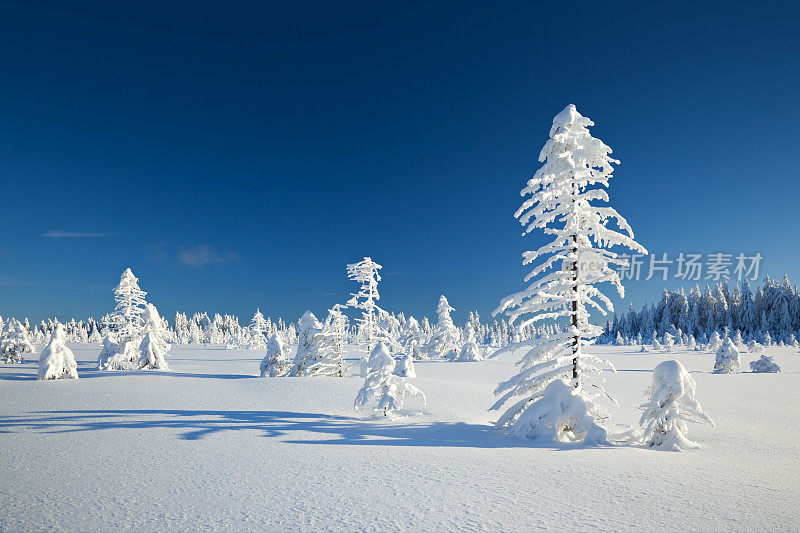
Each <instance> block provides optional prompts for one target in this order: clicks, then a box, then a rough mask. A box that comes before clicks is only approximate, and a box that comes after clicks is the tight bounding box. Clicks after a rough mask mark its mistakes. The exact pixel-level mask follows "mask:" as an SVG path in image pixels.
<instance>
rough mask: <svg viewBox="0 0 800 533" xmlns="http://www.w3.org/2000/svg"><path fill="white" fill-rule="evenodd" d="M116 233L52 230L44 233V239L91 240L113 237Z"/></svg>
mask: <svg viewBox="0 0 800 533" xmlns="http://www.w3.org/2000/svg"><path fill="white" fill-rule="evenodd" d="M114 235H116V234H115V233H104V232H101V231H64V230H57V229H52V230H50V231H48V232H47V233H42V237H47V238H48V239H91V238H95V237H113V236H114Z"/></svg>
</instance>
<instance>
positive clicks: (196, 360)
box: [0, 343, 800, 531]
mask: <svg viewBox="0 0 800 533" xmlns="http://www.w3.org/2000/svg"><path fill="white" fill-rule="evenodd" d="M69 346H70V348H71V349H72V350H73V351H74V353H75V356H76V358H77V359H78V363H79V372H80V376H81V379H80V380H55V381H46V382H44V381H37V380H36V371H37V367H36V360H37V358H36V357H30V358H28V362H26V363H23V364H13V365H0V469H2V472H3V475H2V477H0V530H3V531H30V530H42V529H56V530H73V531H74V530H81V531H83V530H108V529H112V528H117V529H128V530H136V531H152V530H161V531H164V530H169V531H173V530H174V531H186V530H205V529H221V530H227V531H241V530H270V531H275V530H281V531H285V530H306V531H319V530H359V531H374V530H392V531H394V530H406V531H429V530H486V531H518V530H530V529H533V528H538V527H544V528H551V529H559V530H565V529H568V530H574V529H577V530H588V529H603V530H609V529H613V530H631V529H637V528H647V529H648V530H658V529H666V530H672V531H676V530H681V531H682V530H693V531H694V530H706V531H708V530H751V531H752V530H758V531H762V530H794V529H796V527H797V523H798V519H800V484H798V483H797V474H798V468H797V466H798V457H800V427H798V425H797V424H796V423H795V420H796V414H797V412H798V410H800V395H798V392H797V391H798V390H800V354H798V351H797V349H796V348H789V347H787V348H777V347H771V348H766V349H765V351H766V352H767V353H768V355H772V356H774V357H775V361H776V362H777V363H779V364H780V366H781V369H782V372H781V373H779V374H759V373H751V372H743V373H740V374H726V375H713V374H711V369H712V367H713V362H714V355H713V354H708V353H704V352H694V351H692V352H689V351H685V350H682V349H680V347H675V349H674V350H673V352H672V353H669V354H664V353H657V352H647V353H643V354H642V353H638V347H637V346H627V347H626V346H619V347H606V346H603V347H597V348H593V350H594V351H596V353H597V354H598V355H599V356H601V357H604V358H608V359H609V360H611V361H612V362H613V363H614V365H615V366H616V368H617V370H618V372H617V373H616V374H610V373H607V374H606V376H607V378H608V383H607V390H608V392H609V393H610V394H611V395H612V396H614V397H615V398H616V399H617V400H618V401H619V402H620V404H621V406H620V407H615V406H613V405H611V404H610V403H609V402H606V403H605V405H606V406H607V407H608V408H609V411H610V413H611V414H612V417H613V418H612V420H614V421H615V422H621V423H626V424H631V425H636V424H637V422H638V420H639V417H640V415H641V412H640V411H639V409H638V406H639V405H640V404H641V403H642V400H643V394H644V391H645V389H646V388H647V386H648V385H649V383H650V380H651V375H652V370H653V368H654V367H655V366H656V364H658V363H659V362H661V361H664V360H666V359H677V360H679V361H680V362H681V363H683V365H684V366H685V367H686V368H687V369H688V370H689V372H690V373H691V375H692V377H694V379H695V381H696V382H697V399H698V400H699V401H700V402H701V403H702V405H703V408H704V410H705V411H706V412H707V413H708V414H709V415H710V416H711V417H713V418H714V420H715V422H716V423H717V427H716V428H714V427H711V426H710V425H696V424H693V425H692V427H691V438H692V440H694V441H696V442H698V443H700V444H701V445H702V447H703V448H702V449H701V450H696V451H686V452H682V453H677V452H668V451H657V450H653V449H647V448H643V447H631V446H611V447H609V446H595V447H589V446H576V445H570V444H547V445H543V444H536V445H534V444H531V443H529V442H526V441H524V440H519V439H515V438H509V437H503V436H502V435H500V434H499V433H498V431H497V430H495V429H494V428H493V427H492V425H491V423H492V422H493V421H494V420H495V419H496V416H497V413H489V412H488V411H487V408H488V407H489V406H490V405H491V404H492V403H493V402H494V398H493V396H492V390H493V389H494V388H495V387H496V385H497V383H498V382H499V381H501V380H506V379H508V378H509V377H510V376H512V375H513V374H514V373H515V369H514V366H513V363H514V361H516V360H517V359H519V357H520V355H521V354H520V353H519V352H517V353H509V354H505V355H502V356H499V357H498V358H497V359H490V360H485V361H479V362H472V363H447V362H441V361H425V360H423V361H418V362H416V371H417V376H419V377H417V378H414V379H410V380H409V381H410V382H411V383H414V384H415V385H417V386H418V387H419V388H420V389H422V390H423V391H425V393H426V396H427V398H428V404H427V405H425V406H420V407H421V410H422V411H423V412H424V414H423V415H421V416H418V417H413V418H400V419H394V420H387V419H385V417H381V418H379V419H378V418H373V417H371V416H369V415H367V414H363V413H357V412H355V411H354V410H353V407H352V406H353V398H354V397H355V395H356V393H357V391H358V390H359V388H360V387H361V384H362V381H363V380H362V379H361V378H359V377H347V378H327V377H326V378H261V377H258V374H259V363H260V361H261V358H262V357H263V355H264V353H263V350H225V349H222V348H221V347H220V348H210V347H199V346H193V345H188V346H175V347H173V349H172V350H171V351H170V354H169V357H168V361H169V364H170V368H171V369H172V371H170V372H165V371H158V370H142V371H105V372H99V371H97V370H96V368H97V362H96V361H97V354H98V353H99V351H100V345H99V344H72V343H70V344H69ZM760 354H761V352H759V354H758V355H756V354H749V353H742V354H741V356H742V360H743V361H742V363H743V366H745V368H749V364H748V363H749V361H750V360H753V359H755V358H757V357H758V356H759V355H760ZM347 355H348V358H349V361H348V362H349V363H355V362H356V361H357V357H358V354H357V353H355V352H349V353H348V354H347ZM610 429H611V430H613V431H618V430H622V428H619V427H614V426H612V427H611V428H610Z"/></svg>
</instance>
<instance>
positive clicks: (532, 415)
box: [492, 104, 647, 442]
mask: <svg viewBox="0 0 800 533" xmlns="http://www.w3.org/2000/svg"><path fill="white" fill-rule="evenodd" d="M592 125H593V122H592V121H591V120H589V119H588V118H586V117H583V116H582V115H581V114H580V113H578V111H577V110H576V109H575V106H574V105H571V104H570V105H568V106H567V107H566V108H565V109H564V110H563V111H561V112H560V113H559V114H558V115H556V117H555V118H554V119H553V126H552V128H551V129H550V139H549V140H548V141H547V142H546V143H545V145H544V148H543V149H542V151H541V154H540V156H539V160H540V161H542V162H544V165H543V166H542V167H541V168H540V169H539V170H537V171H536V174H535V175H534V176H533V178H531V179H530V180H529V181H528V185H527V187H525V188H524V189H523V190H522V195H523V196H530V198H527V199H525V201H524V202H523V203H522V206H521V207H520V208H519V209H518V210H517V212H516V213H515V217H516V218H517V219H519V221H520V223H521V224H522V225H523V226H524V227H525V230H524V232H523V233H524V234H528V233H530V232H531V231H533V230H535V229H541V230H542V231H543V232H544V233H545V235H548V236H551V237H552V239H551V240H550V241H549V242H548V243H547V244H545V245H544V246H542V247H540V248H539V249H537V250H534V251H528V252H525V253H524V254H523V258H524V259H523V264H525V265H528V264H531V263H533V262H534V261H535V260H536V259H537V258H544V259H543V261H541V262H540V263H539V264H538V265H537V266H536V267H534V268H533V270H532V271H531V272H530V273H529V274H528V275H527V276H526V277H525V281H526V282H530V281H531V280H534V279H535V281H533V282H532V283H531V284H530V285H529V286H528V287H527V288H526V289H525V290H523V291H521V292H518V293H516V294H512V295H510V296H507V297H506V298H504V299H503V300H502V301H501V303H500V306H499V307H498V308H497V309H496V310H495V312H494V315H495V316H496V315H498V314H500V313H505V314H506V315H508V316H509V317H510V323H511V324H513V323H514V322H515V321H516V320H517V319H518V318H520V317H521V316H523V315H530V317H529V318H527V319H525V320H523V321H522V323H521V324H520V326H521V327H526V326H528V325H530V324H532V323H534V322H536V321H539V320H559V319H563V318H566V319H568V320H569V323H570V325H569V327H568V328H566V329H564V330H563V331H559V332H557V333H554V334H552V335H547V336H543V337H541V338H538V339H532V340H530V341H528V343H527V345H528V347H529V348H530V350H529V351H528V352H527V353H526V354H525V355H524V356H523V358H522V359H521V360H520V361H519V363H518V365H519V366H520V367H521V368H520V372H519V373H518V374H517V375H516V376H514V377H513V378H511V379H510V380H508V381H506V382H503V383H500V385H498V387H497V390H496V391H495V393H496V394H497V395H499V396H500V399H499V400H498V401H497V402H496V403H495V404H494V405H493V406H492V409H499V408H500V407H502V406H503V405H504V404H505V403H506V402H507V401H508V400H510V399H511V398H513V397H515V396H521V397H522V399H521V400H519V401H517V402H516V403H515V404H513V405H512V406H511V407H510V408H509V409H508V410H507V411H506V412H505V414H504V415H502V416H501V417H500V418H499V420H498V421H497V423H496V425H497V426H498V427H499V428H508V429H509V430H510V431H511V432H512V433H514V434H516V435H518V436H522V437H529V438H556V439H565V440H581V439H583V440H585V441H586V442H593V441H594V442H597V441H605V440H606V431H605V430H604V429H603V428H602V427H600V426H599V425H598V424H597V419H598V418H600V417H602V416H604V414H603V412H602V410H601V409H600V408H599V407H597V406H596V405H595V404H594V403H593V402H592V399H593V398H594V397H596V396H597V395H598V394H603V393H604V389H603V388H602V384H601V380H600V379H599V377H598V374H599V372H600V370H601V368H602V367H604V366H605V367H610V368H612V369H613V366H612V365H611V364H610V363H608V362H607V361H603V360H602V359H599V358H598V357H596V356H594V355H592V354H590V353H588V352H587V351H586V348H587V347H588V346H589V345H591V344H592V342H594V339H595V338H596V337H597V336H598V335H600V334H601V333H602V332H603V329H602V328H601V327H599V326H596V325H593V324H590V323H589V308H593V309H595V310H597V311H599V312H600V313H601V314H602V315H606V314H607V313H608V312H610V311H613V305H612V303H611V301H610V300H609V299H608V298H607V297H606V296H605V295H604V294H603V293H602V292H601V291H600V289H599V288H598V284H600V283H605V282H608V283H610V284H611V285H613V286H614V287H615V288H616V289H617V291H618V293H619V294H620V296H624V289H623V287H622V284H621V283H620V278H619V275H618V273H617V271H616V270H615V269H614V268H613V266H615V265H623V264H626V260H625V259H623V258H621V257H620V256H619V255H618V254H617V253H616V252H614V251H611V248H615V247H619V248H627V249H629V250H633V251H636V252H639V253H647V250H645V249H644V247H642V246H641V245H640V244H639V243H637V242H636V241H635V240H634V238H633V230H632V229H631V227H630V226H629V225H628V223H627V222H626V221H625V219H624V218H623V217H622V216H621V215H620V214H619V213H617V211H616V210H615V209H614V208H612V207H610V206H604V205H595V203H594V202H607V201H608V194H607V193H606V191H605V187H608V181H609V179H610V178H611V175H612V172H613V167H612V163H618V161H616V160H614V159H612V158H611V157H610V156H609V154H610V153H611V148H609V147H608V146H606V145H605V144H604V143H603V142H602V141H600V140H598V139H595V138H594V137H592V136H591V135H590V133H589V130H588V127H589V126H592ZM612 221H613V222H614V223H615V224H616V226H617V227H618V228H619V231H618V230H616V229H614V227H610V226H609V224H611V223H612Z"/></svg>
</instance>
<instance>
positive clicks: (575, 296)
mask: <svg viewBox="0 0 800 533" xmlns="http://www.w3.org/2000/svg"><path fill="white" fill-rule="evenodd" d="M577 196H578V186H577V185H576V184H575V182H573V183H572V206H573V216H575V215H574V209H575V201H576V198H577ZM575 224H576V226H578V227H576V228H575V234H574V235H572V242H573V243H575V247H574V248H573V249H572V251H573V253H574V254H575V261H573V263H572V281H573V283H574V286H573V289H572V290H573V297H572V326H573V327H574V328H575V336H574V337H573V338H572V354H573V358H572V379H573V380H575V388H577V387H578V386H579V385H580V381H579V379H580V377H579V372H578V355H577V354H578V349H579V347H580V341H581V337H580V334H579V333H578V332H577V330H578V235H577V232H578V230H579V229H580V227H579V226H580V221H576V222H575Z"/></svg>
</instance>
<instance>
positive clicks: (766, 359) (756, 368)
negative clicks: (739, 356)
mask: <svg viewBox="0 0 800 533" xmlns="http://www.w3.org/2000/svg"><path fill="white" fill-rule="evenodd" d="M750 370H752V371H753V372H755V373H767V374H775V373H777V372H780V371H781V367H779V366H778V363H776V362H775V361H773V360H772V357H771V356H768V355H762V356H761V358H760V359H756V360H755V361H750Z"/></svg>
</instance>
